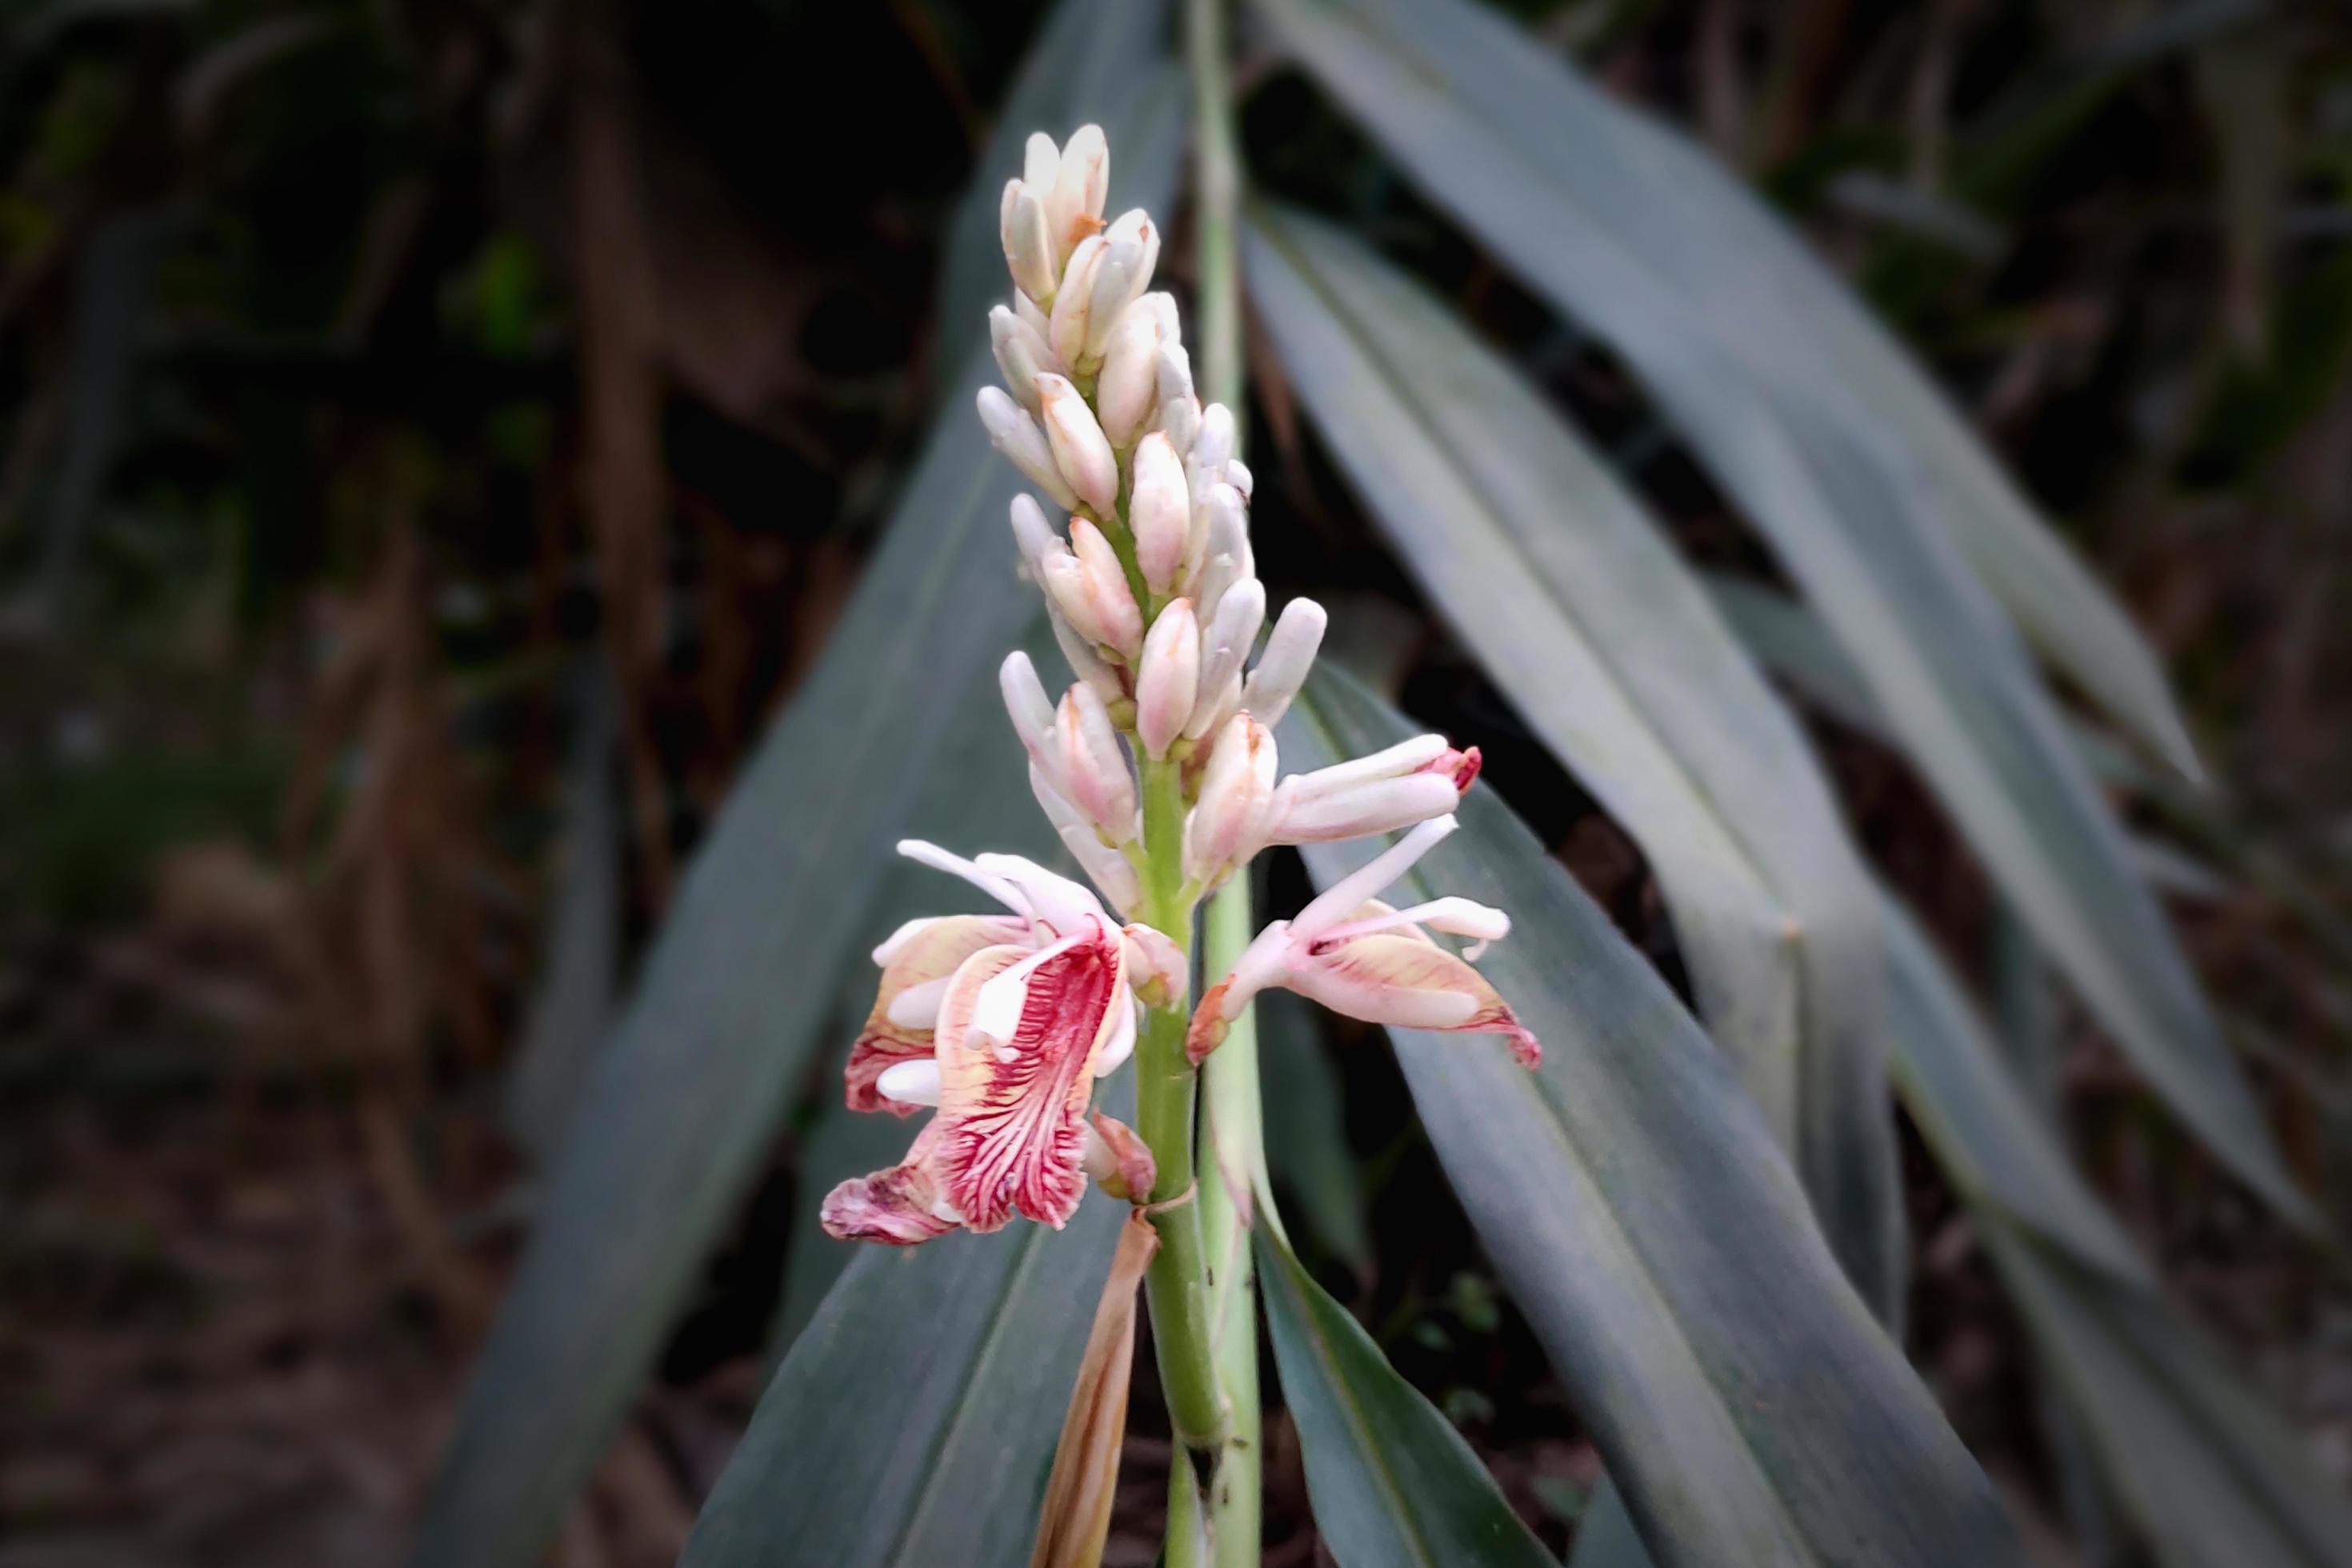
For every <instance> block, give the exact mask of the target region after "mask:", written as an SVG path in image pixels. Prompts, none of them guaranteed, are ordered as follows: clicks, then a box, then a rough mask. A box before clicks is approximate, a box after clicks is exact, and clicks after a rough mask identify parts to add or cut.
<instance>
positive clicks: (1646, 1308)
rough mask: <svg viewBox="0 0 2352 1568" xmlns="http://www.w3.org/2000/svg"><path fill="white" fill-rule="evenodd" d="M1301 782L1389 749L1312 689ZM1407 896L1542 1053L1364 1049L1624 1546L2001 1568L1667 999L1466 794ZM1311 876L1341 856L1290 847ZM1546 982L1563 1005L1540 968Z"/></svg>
mask: <svg viewBox="0 0 2352 1568" xmlns="http://www.w3.org/2000/svg"><path fill="white" fill-rule="evenodd" d="M1293 714H1294V719H1293V721H1292V722H1291V724H1290V725H1289V727H1288V728H1287V729H1286V731H1284V736H1285V746H1286V751H1288V752H1291V753H1292V754H1293V755H1294V756H1296V757H1297V758H1299V759H1301V760H1302V761H1305V762H1307V765H1313V763H1317V762H1321V761H1327V760H1329V759H1331V758H1334V757H1336V756H1338V755H1339V754H1342V753H1353V752H1360V751H1364V750H1370V749H1371V748H1373V747H1376V746H1378V745H1380V744H1382V743H1384V742H1388V741H1390V740H1392V739H1393V738H1395V737H1396V736H1398V735H1400V734H1402V732H1404V726H1403V724H1402V721H1400V720H1398V719H1397V718H1396V717H1395V716H1394V715H1393V714H1391V713H1388V712H1386V711H1385V710H1382V709H1381V708H1380V706H1379V705H1378V704H1377V703H1376V702H1375V701H1374V700H1372V699H1370V696H1369V695H1368V694H1366V693H1364V692H1362V691H1361V690H1360V689H1354V688H1352V687H1351V686H1349V685H1348V684H1346V683H1343V682H1341V681H1339V680H1338V679H1334V678H1332V677H1330V676H1329V675H1328V674H1321V673H1318V677H1317V679H1315V681H1313V682H1312V683H1310V685H1309V687H1308V689H1307V694H1306V695H1305V696H1304V697H1302V699H1301V700H1300V703H1299V705H1298V706H1297V707H1296V708H1294V710H1293ZM1460 815H1461V819H1462V823H1463V828H1462V831H1461V832H1459V833H1458V834H1456V835H1455V836H1454V838H1453V839H1452V840H1450V841H1449V842H1448V844H1447V846H1446V847H1445V848H1444V851H1442V855H1443V858H1442V860H1441V861H1440V862H1438V864H1437V865H1436V866H1435V867H1434V868H1433V869H1434V871H1435V872H1436V876H1435V877H1434V879H1430V880H1424V879H1421V878H1418V877H1415V878H1413V879H1410V881H1411V884H1412V885H1410V886H1408V887H1402V888H1400V889H1399V895H1400V896H1402V897H1403V898H1404V899H1406V900H1408V901H1410V900H1414V899H1419V898H1422V897H1426V896H1429V894H1430V893H1431V892H1432V891H1433V890H1442V891H1444V892H1448V893H1455V892H1458V893H1464V894H1466V895H1468V896H1470V897H1472V898H1475V899H1478V900H1481V901H1485V902H1490V903H1496V904H1499V905H1502V906H1503V907H1505V908H1507V909H1508V910H1511V913H1512V915H1513V917H1514V922H1515V923H1514V929H1513V933H1512V936H1511V939H1510V941H1509V942H1506V943H1504V944H1503V945H1502V946H1500V947H1498V948H1497V949H1496V950H1495V952H1491V953H1489V954H1488V955H1487V956H1486V959H1484V960H1483V961H1482V967H1483V968H1484V969H1485V970H1486V972H1487V973H1488V976H1489V978H1490V979H1492V980H1493V981H1494V982H1495V984H1496V986H1497V988H1498V989H1500V990H1501V991H1502V992H1503V994H1505V995H1506V996H1507V997H1508V998H1509V999H1510V1000H1511V1002H1512V1005H1514V1006H1515V1007H1517V1009H1518V1010H1519V1012H1520V1014H1521V1016H1522V1017H1523V1018H1524V1019H1525V1020H1526V1021H1527V1022H1528V1024H1529V1025H1530V1026H1532V1027H1534V1028H1535V1029H1536V1030H1537V1032H1538V1034H1540V1035H1542V1036H1543V1037H1544V1042H1545V1063H1544V1066H1543V1068H1542V1070H1541V1071H1540V1072H1539V1073H1536V1074H1529V1073H1527V1072H1525V1071H1523V1070H1522V1069H1520V1068H1517V1066H1516V1065H1514V1064H1513V1063H1512V1062H1511V1061H1510V1060H1509V1058H1508V1055H1507V1052H1506V1051H1505V1050H1504V1049H1503V1048H1502V1047H1500V1046H1498V1045H1496V1044H1495V1043H1494V1042H1491V1041H1478V1040H1465V1039H1462V1038H1456V1037H1444V1036H1425V1035H1416V1034H1413V1033H1412V1032H1410V1031H1391V1040H1392V1041H1393V1042H1394V1043H1395V1046H1396V1048H1397V1055H1398V1059H1399V1061H1400V1062H1401V1063H1402V1066H1403V1068H1404V1071H1405V1077H1406V1080H1407V1082H1408V1084H1409V1086H1410V1087H1411V1089H1412V1095H1413V1100H1414V1103H1415V1105H1416V1106H1417V1107H1418V1109H1419V1110H1420V1112H1421V1116H1422V1120H1423V1125H1424V1126H1425V1127H1426V1128H1427V1130H1428V1131H1429V1135H1430V1138H1431V1141H1432V1142H1433V1144H1434V1145H1435V1147H1436V1148H1437V1151H1438V1153H1439V1157H1440V1159H1441V1161H1442V1162H1443V1163H1444V1167H1445V1170H1446V1173H1447V1176H1448V1178H1449V1180H1450V1181H1451V1182H1452V1184H1453V1185H1454V1190H1455V1192H1456V1194H1458V1195H1459V1196H1460V1197H1461V1199H1462V1202H1463V1206H1464V1208H1465V1210H1467V1211H1468V1213H1469V1215H1470V1217H1471V1219H1472V1222H1473V1223H1474V1224H1475V1226H1477V1228H1478V1231H1479V1234H1480V1236H1481V1237H1482V1238H1483V1240H1484V1241H1485V1243H1486V1247H1487V1250H1488V1252H1489V1254H1490V1255H1491V1256H1492V1257H1493V1258H1494V1259H1495V1262H1496V1267H1497V1268H1498V1270H1499V1271H1500V1273H1501V1274H1502V1277H1503V1279H1504V1281H1505V1283H1506V1285H1507V1287H1508V1288H1509V1289H1510V1291H1511V1294H1512V1297H1513V1299H1514V1300H1516V1301H1517V1303H1518V1304H1519V1306H1520V1309H1521V1310H1523V1311H1525V1312H1526V1313H1527V1314H1528V1320H1529V1322H1530V1324H1531V1326H1532V1327H1533V1328H1534V1329H1535V1331H1536V1332H1537V1335H1538V1338H1539V1339H1541V1340H1542V1342H1543V1343H1544V1345H1545V1348H1546V1350H1547V1351H1548V1352H1549V1354H1550V1357H1551V1360H1552V1364H1553V1366H1554V1367H1555V1368H1556V1369H1557V1370H1558V1371H1559V1374H1560V1377H1561V1379H1562V1380H1563V1382H1564V1383H1565V1384H1567V1386H1568V1388H1569V1391H1570V1398H1571V1400H1572V1401H1573V1402H1574V1403H1575V1405H1576V1406H1577V1410H1578V1413H1579V1415H1580V1416H1581V1417H1582V1418H1583V1420H1584V1421H1585V1423H1586V1425H1587V1426H1588V1427H1589V1428H1590V1429H1591V1432H1592V1434H1593V1436H1594V1440H1595V1442H1596V1443H1597V1444H1598V1445H1599V1446H1600V1447H1601V1452H1602V1454H1603V1456H1604V1458H1606V1459H1607V1461H1608V1463H1609V1466H1610V1468H1611V1470H1612V1474H1614V1475H1616V1476H1617V1477H1618V1478H1619V1480H1620V1482H1621V1484H1622V1486H1623V1487H1624V1489H1625V1491H1626V1494H1627V1500H1628V1502H1629V1504H1630V1505H1631V1507H1632V1510H1633V1514H1634V1517H1635V1520H1636V1521H1637V1523H1638V1524H1639V1526H1640V1528H1641V1531H1642V1534H1643V1539H1644V1541H1645V1542H1647V1543H1648V1545H1649V1546H1650V1548H1651V1550H1652V1551H1653V1552H1655V1553H1656V1554H1657V1555H1658V1556H1659V1558H1660V1559H1661V1561H1665V1562H1675V1563H1724V1562H1742V1563H1747V1562H1756V1563H1762V1562H1825V1561H1832V1560H1838V1561H1868V1562H1877V1563H1955V1564H1958V1563H1972V1564H1980V1563H2000V1562H2006V1561H2013V1560H2014V1557H2015V1543H2014V1542H2013V1541H2012V1540H2011V1537H2010V1534H2009V1531H2008V1527H2007V1523H2006V1521H2005V1520H2004V1518H2003V1517H2002V1514H2001V1512H2000V1507H1999V1505H1998V1504H1997V1503H1996V1502H1995V1500H1993V1498H1992V1495H1991V1493H1990V1489H1989V1488H1988V1487H1987V1485H1986V1483H1985V1481H1984V1479H1983V1477H1982V1476H1981V1474H1979V1472H1978V1470H1977V1468H1976V1466H1975V1463H1974V1461H1972V1460H1971V1459H1970V1458H1969V1457H1968V1454H1967V1452H1966V1451H1965V1450H1964V1449H1963V1448H1962V1447H1960V1445H1959V1442H1958V1439H1957V1438H1956V1437H1954V1436H1952V1434H1951V1431H1950V1429H1949V1428H1948V1426H1946V1425H1945V1423H1944V1419H1943V1416H1942V1415H1941V1414H1940V1412H1938V1411H1937V1409H1936V1406H1935V1404H1934V1401H1933V1400H1932V1399H1930V1398H1929V1397H1928V1396H1927V1393H1926V1391H1925V1390H1924V1389H1922V1388H1921V1387H1920V1386H1919V1384H1918V1382H1917V1380H1916V1377H1915V1376H1914V1375H1913V1373H1911V1371H1910V1369H1909V1368H1908V1367H1906V1365H1904V1363H1903V1362H1902V1359H1901V1357H1900V1356H1899V1355H1898V1354H1897V1353H1896V1352H1895V1349H1894V1347H1893V1346H1892V1345H1891V1344H1890V1343H1889V1342H1887V1340H1886V1339H1885V1336H1884V1334H1883V1333H1882V1332H1881V1331H1880V1330H1879V1328H1878V1327H1877V1325H1876V1324H1875V1322H1874V1321H1873V1320H1872V1318H1871V1315H1870V1313H1869V1311H1868V1310H1867V1309H1866V1308H1865V1307H1864V1303H1863V1302H1862V1300H1861V1299H1860V1298H1859V1297H1858V1296H1856V1295H1855V1294H1854V1292H1853V1289H1852V1288H1851V1287H1850V1286H1849V1285H1848V1284H1847V1283H1846V1281H1845V1279H1844V1278H1843V1275H1842V1274H1841V1273H1840V1271H1839V1269H1838V1267H1837V1265H1836V1263H1835V1261H1834V1260H1833V1259H1832V1257H1831V1255H1830V1252H1829V1249H1828V1247H1827V1246H1826V1245H1825V1244H1824V1242H1823V1241H1822V1237H1821V1236H1820V1233H1819V1231H1818V1230H1817V1228H1816V1227H1815V1225H1814V1222H1813V1220H1812V1217H1811V1213H1810V1211H1809V1209H1808V1207H1807V1205H1806V1202H1805V1198H1804V1195H1803V1194H1802V1193H1801V1190H1800V1189H1799V1187H1798V1185H1797V1183H1796V1180H1795V1177H1794V1176H1793V1174H1792V1173H1790V1170H1789V1167H1788V1165H1787V1163H1786V1162H1785V1160H1784V1159H1783V1158H1782V1156H1781V1154H1780V1152H1779V1150H1778V1149H1777V1147H1776V1146H1775V1145H1774V1143H1773V1142H1772V1140H1771V1137H1770V1134H1769V1131H1767V1130H1766V1128H1765V1127H1764V1125H1763V1122H1762V1121H1761V1120H1760V1118H1759V1117H1758V1115H1757V1114H1756V1112H1755V1110H1754V1108H1753V1107H1752V1106H1751V1105H1750V1104H1749V1103H1748V1100H1747V1099H1746V1097H1745V1096H1744V1095H1743V1094H1742V1093H1741V1091H1740V1089H1739V1086H1738V1082H1737V1080H1736V1079H1735V1078H1734V1077H1733V1075H1732V1071H1731V1068H1730V1067H1729V1066H1728V1064H1727V1062H1726V1061H1725V1060H1724V1059H1723V1058H1721V1056H1720V1055H1719V1053H1717V1051H1716V1050H1715V1048H1714V1047H1713V1046H1712V1045H1711V1044H1710V1043H1709V1042H1708V1041H1707V1039H1706V1037H1705V1036H1704V1035H1702V1034H1701V1033H1700V1032H1699V1030H1698V1028H1697V1026H1696V1024H1694V1023H1693V1022H1692V1021H1691V1019H1690V1016H1689V1015H1688V1014H1687V1013H1686V1012H1685V1011H1684V1009H1683V1007H1682V1005H1681V1003H1680V1002H1679V1001H1678V1000H1677V999H1676V998H1675V995H1674V994H1673V993H1672V992H1671V991H1669V990H1668V989H1667V988H1666V986H1665V985H1664V983H1663V982H1662V981H1661V980H1660V979H1659V978H1658V977H1657V975H1656V974H1655V973H1654V972H1653V971H1651V969H1650V968H1649V966H1648V965H1647V964H1646V963H1643V961H1642V960H1641V959H1640V957H1639V956H1638V955H1637V954H1635V953H1634V952H1633V951H1632V949H1630V948H1629V947H1628V946H1626V944H1625V943H1624V942H1623V940H1622V938H1621V937H1619V936H1618V935H1617V933H1616V931H1615V930H1614V928H1613V927H1612V926H1611V925H1610V924H1609V921H1608V920H1607V917H1606V916H1605V915H1603V914H1602V913H1601V911H1600V910H1598V909H1597V908H1595V907H1594V906H1593V905H1592V904H1591V901H1590V900H1588V899H1586V898H1585V897H1584V895H1583V894H1582V892H1581V891H1580V889H1577V888H1576V886H1575V884H1574V882H1573V880H1572V879H1570V878H1569V876H1568V875H1567V873H1566V872H1565V871H1564V870H1562V869H1561V868H1559V866H1557V865H1556V864H1554V863H1552V862H1551V861H1550V860H1549V858H1547V856H1546V855H1545V853H1544V851H1543V847H1542V846H1541V845H1540V844H1538V842H1536V840H1535V839H1534V838H1533V837H1532V836H1531V835H1530V834H1528V831H1527V829H1526V828H1525V827H1524V826H1522V825H1520V824H1519V823H1518V822H1517V820H1516V819H1515V818H1513V817H1512V816H1511V815H1510V813H1509V812H1508V810H1507V808H1506V807H1505V806H1503V805H1501V803H1499V802H1498V801H1496V799H1495V798H1494V797H1493V795H1492V794H1491V793H1490V792H1488V791H1486V790H1484V789H1475V790H1474V791H1473V792H1472V793H1471V795H1468V796H1466V797H1465V799H1464V801H1463V803H1462V809H1461V814H1460ZM1307 860H1308V868H1309V869H1310V870H1311V871H1312V872H1314V874H1315V877H1316V879H1317V880H1318V882H1321V883H1326V884H1328V881H1329V879H1331V877H1332V876H1333V875H1334V873H1335V872H1336V871H1338V870H1339V869H1340V868H1342V861H1341V859H1340V858H1339V857H1338V856H1337V855H1335V854H1334V853H1333V852H1332V851H1331V850H1329V849H1328V848H1318V849H1314V850H1310V852H1309V853H1308V856H1307ZM1566 976H1573V977H1574V983H1575V985H1576V987H1577V990H1576V994H1575V995H1574V996H1573V998H1572V999H1571V998H1570V996H1569V995H1568V994H1565V993H1564V992H1563V990H1562V988H1561V987H1562V977H1566Z"/></svg>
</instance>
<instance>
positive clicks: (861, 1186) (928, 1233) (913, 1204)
mask: <svg viewBox="0 0 2352 1568" xmlns="http://www.w3.org/2000/svg"><path fill="white" fill-rule="evenodd" d="M939 1154H940V1130H939V1122H938V1121H937V1120H936V1119H934V1120H933V1121H931V1123H930V1124H929V1126H927V1127H925V1128H924V1129H923V1131H921V1133H919V1135H918V1136H917V1137H916V1139H915V1142H914V1146H913V1147H912V1148H910V1149H908V1151H907V1157H906V1159H905V1160H903V1161H901V1162H900V1163H898V1164H896V1165H893V1166H891V1167H890V1168H889V1169H888V1170H887V1171H877V1172H875V1173H873V1174H872V1175H870V1176H856V1177H853V1178H851V1179H850V1180H848V1181H846V1182H844V1183H842V1184H840V1185H839V1186H837V1187H835V1188H834V1189H833V1191H831V1192H830V1193H827V1194H825V1197H824V1205H822V1206H821V1207H820V1208H819V1209H818V1210H817V1223H818V1224H820V1225H822V1226H824V1233H825V1235H827V1236H829V1237H833V1238H834V1239H835V1241H878V1242H881V1243H883V1244H885V1245H886V1246H890V1247H913V1246H915V1245H917V1244H918V1243H919V1242H925V1241H929V1240H930V1239H931V1237H935V1236H944V1235H946V1234H947V1233H948V1232H949V1231H950V1230H953V1229H954V1228H955V1227H956V1221H955V1218H954V1207H953V1205H951V1204H950V1203H949V1202H948V1201H947V1194H946V1192H945V1190H944V1188H943V1187H942V1184H941V1183H940V1164H939Z"/></svg>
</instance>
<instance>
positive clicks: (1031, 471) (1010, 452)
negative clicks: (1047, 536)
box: [976, 386, 1078, 511]
mask: <svg viewBox="0 0 2352 1568" xmlns="http://www.w3.org/2000/svg"><path fill="white" fill-rule="evenodd" d="M976 401H977V402H978V404H979V406H980V423H981V425H982V427H983V428H985V429H986V430H987V431H988V439H989V441H990V442H991V443H992V445H993V446H994V447H996V449H997V450H998V451H1000V452H1002V453H1003V454H1004V455H1005V456H1006V457H1007V458H1011V459H1012V460H1013V467H1014V468H1018V469H1020V470H1021V471H1022V472H1023V473H1024V474H1025V475H1027V476H1028V477H1029V479H1030V480H1031V481H1032V482H1033V483H1034V484H1035V485H1036V486H1037V487H1038V488H1039V489H1043V490H1044V491H1045V493H1046V495H1048V496H1049V497H1051V498H1052V499H1053V500H1054V503H1055V505H1057V506H1060V507H1062V508H1064V509H1066V510H1072V511H1075V510H1077V505H1078V493H1077V491H1076V490H1074V489H1071V488H1070V486H1069V481H1067V480H1066V479H1063V478H1062V470H1061V469H1060V468H1058V467H1057V466H1055V462H1054V448H1053V447H1052V446H1051V445H1050V444H1049V443H1048V442H1047V441H1046V439H1045V429H1044V428H1043V427H1042V426H1039V425H1038V423H1037V421H1036V420H1035V418H1034V417H1033V416H1031V415H1030V413H1029V411H1028V410H1027V409H1025V408H1024V407H1022V406H1021V405H1019V404H1017V403H1015V402H1013V395H1012V394H1010V393H1008V392H1006V391H1005V390H1004V389H1003V387H1001V386H983V387H982V388H981V389H980V396H979V398H978V399H977V400H976Z"/></svg>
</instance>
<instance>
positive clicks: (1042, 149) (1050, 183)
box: [1021, 131, 1062, 201]
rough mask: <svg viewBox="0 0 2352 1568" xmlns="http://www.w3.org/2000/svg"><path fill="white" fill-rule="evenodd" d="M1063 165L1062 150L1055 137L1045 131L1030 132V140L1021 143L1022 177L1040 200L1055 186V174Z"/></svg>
mask: <svg viewBox="0 0 2352 1568" xmlns="http://www.w3.org/2000/svg"><path fill="white" fill-rule="evenodd" d="M1061 167H1062V150H1061V149H1060V148H1059V147H1056V146H1055V145H1054V139H1053V138H1052V137H1051V136H1048V135H1046V134H1045V132H1043V131H1032V132H1029V140H1028V141H1026V142H1023V143H1022V144H1021V178H1022V181H1023V182H1024V184H1027V185H1028V187H1029V188H1030V189H1031V190H1033V191H1034V192H1036V193H1037V198H1038V199H1039V200H1040V201H1043V200H1044V199H1045V193H1046V192H1048V191H1050V190H1052V189H1053V188H1054V176H1055V174H1056V173H1058V172H1059V171H1060V169H1061Z"/></svg>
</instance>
